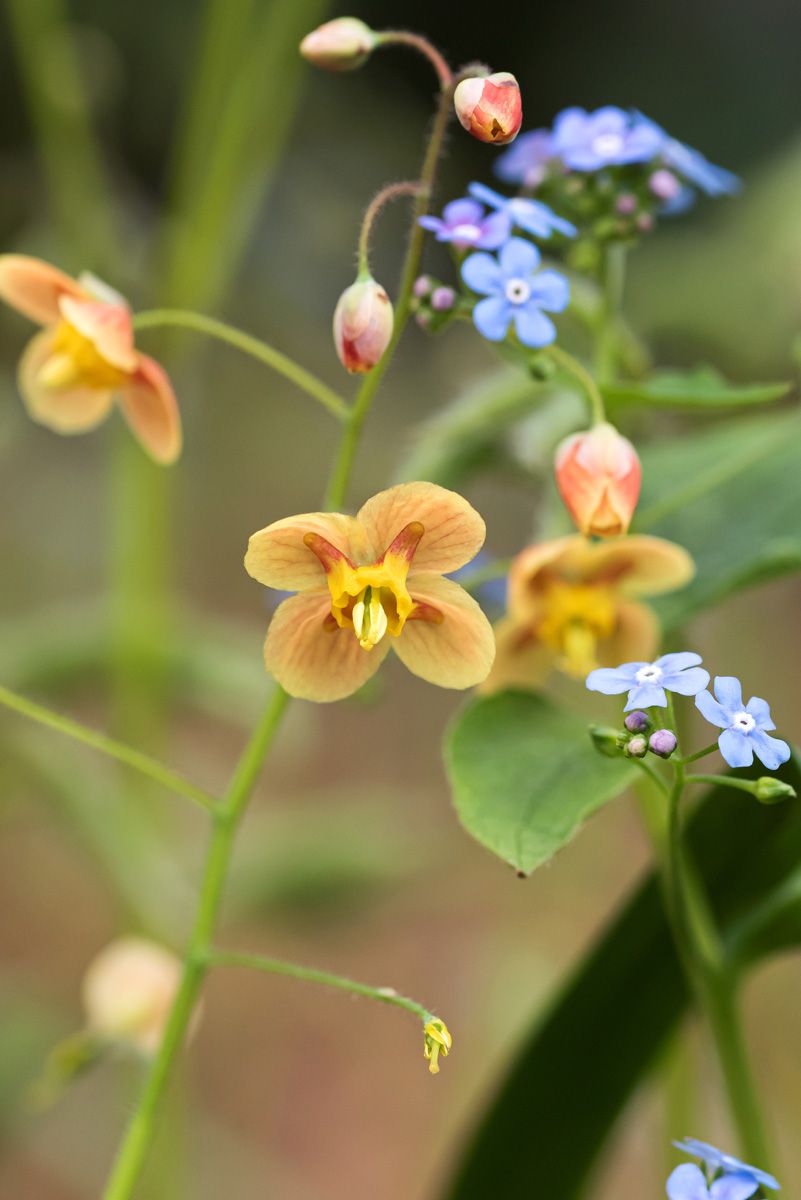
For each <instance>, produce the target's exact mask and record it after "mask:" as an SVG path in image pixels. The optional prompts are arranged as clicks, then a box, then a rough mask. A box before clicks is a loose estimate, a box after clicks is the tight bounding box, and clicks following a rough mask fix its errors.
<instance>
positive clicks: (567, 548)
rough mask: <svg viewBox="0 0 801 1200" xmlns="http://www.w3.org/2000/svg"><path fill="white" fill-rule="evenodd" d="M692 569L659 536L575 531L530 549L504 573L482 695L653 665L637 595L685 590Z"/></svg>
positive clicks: (648, 628) (654, 631)
mask: <svg viewBox="0 0 801 1200" xmlns="http://www.w3.org/2000/svg"><path fill="white" fill-rule="evenodd" d="M694 572H695V567H694V565H693V561H692V559H691V558H690V556H689V554H688V553H687V551H686V550H684V549H682V547H681V546H676V545H674V543H673V542H668V541H664V540H663V539H662V538H655V537H642V536H632V537H625V538H618V539H616V540H615V541H606V542H590V541H588V540H587V539H586V538H583V537H581V536H580V535H579V534H572V535H570V536H569V537H563V538H557V539H555V540H554V541H550V542H541V543H539V544H537V545H534V546H529V547H528V548H527V549H526V550H523V551H522V553H521V554H519V555H518V556H517V558H516V559H515V560H514V562H513V564H512V569H511V571H510V573H509V599H508V614H507V616H506V617H504V618H503V619H502V620H501V621H500V622H499V623H498V624H497V625H496V627H495V638H496V643H497V655H496V658H495V665H494V667H493V670H492V673H491V674H490V676H489V678H488V679H487V681H486V684H485V685H484V687H485V690H491V691H498V690H499V689H501V688H504V687H530V688H534V687H538V686H539V685H540V684H542V683H543V682H544V680H545V679H546V678H547V677H548V675H549V674H550V672H551V671H552V670H553V669H557V670H560V671H563V672H564V673H565V674H567V675H571V676H573V677H575V678H577V679H578V678H583V677H584V676H585V675H586V674H588V672H589V671H591V670H593V669H594V668H595V667H598V666H616V665H617V664H618V663H620V662H627V661H630V660H640V659H642V660H646V661H650V660H651V658H653V656H654V652H655V650H656V648H657V645H658V642H659V626H658V623H657V620H656V617H655V615H654V613H653V612H652V611H651V609H650V608H648V607H647V606H646V605H644V604H641V603H639V600H638V597H641V596H655V595H658V594H659V593H660V592H668V591H673V590H674V589H675V588H679V587H682V586H683V585H684V584H686V583H687V582H689V580H690V579H691V578H692V576H693V574H694Z"/></svg>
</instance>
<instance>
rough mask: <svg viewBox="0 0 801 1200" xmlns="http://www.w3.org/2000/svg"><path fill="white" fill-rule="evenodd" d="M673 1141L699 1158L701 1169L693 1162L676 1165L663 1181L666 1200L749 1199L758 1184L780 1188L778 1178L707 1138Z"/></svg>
mask: <svg viewBox="0 0 801 1200" xmlns="http://www.w3.org/2000/svg"><path fill="white" fill-rule="evenodd" d="M673 1144H674V1146H676V1148H677V1149H678V1150H681V1152H682V1153H683V1154H688V1155H690V1156H691V1157H692V1158H700V1159H701V1161H702V1162H703V1164H704V1171H702V1170H701V1168H700V1167H697V1166H695V1164H694V1163H684V1164H683V1165H682V1166H680V1167H676V1170H675V1171H673V1173H672V1174H671V1176H670V1178H669V1179H668V1181H667V1187H666V1191H667V1194H668V1197H669V1200H709V1198H711V1200H749V1197H751V1196H755V1195H756V1193H757V1192H758V1191H759V1189H760V1188H764V1189H767V1190H768V1191H779V1190H780V1188H779V1183H778V1181H777V1180H776V1179H774V1178H773V1176H772V1175H769V1174H768V1173H767V1171H761V1170H760V1169H759V1167H751V1166H749V1165H748V1163H744V1162H740V1160H739V1158H734V1157H733V1156H732V1155H731V1154H724V1153H723V1151H722V1150H718V1149H716V1147H715V1146H710V1145H709V1144H708V1143H707V1142H699V1141H697V1140H696V1139H695V1138H685V1139H684V1141H682V1142H674V1143H673Z"/></svg>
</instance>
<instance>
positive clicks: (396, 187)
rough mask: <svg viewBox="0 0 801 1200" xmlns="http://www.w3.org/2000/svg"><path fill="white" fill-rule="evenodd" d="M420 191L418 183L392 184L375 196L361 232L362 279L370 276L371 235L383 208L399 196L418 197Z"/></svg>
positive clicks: (360, 257) (360, 267)
mask: <svg viewBox="0 0 801 1200" xmlns="http://www.w3.org/2000/svg"><path fill="white" fill-rule="evenodd" d="M419 190H420V184H419V183H417V181H414V182H412V183H390V184H387V186H386V187H384V188H382V189H381V191H380V192H377V193H376V195H375V196H373V198H372V200H371V201H370V203H369V204H368V206H367V208H366V209H365V213H364V217H363V218H362V227H361V230H360V231H359V260H358V261H359V276H360V277H365V278H367V277H369V275H370V235H371V233H372V231H373V225H374V224H375V221H376V218H377V217H378V214H379V213H380V212H381V210H382V208H384V206H385V205H386V204H388V203H389V202H390V201H391V200H396V199H397V198H398V197H399V196H416V195H417V193H418V192H419Z"/></svg>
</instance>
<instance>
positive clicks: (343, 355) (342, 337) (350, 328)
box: [334, 279, 393, 373]
mask: <svg viewBox="0 0 801 1200" xmlns="http://www.w3.org/2000/svg"><path fill="white" fill-rule="evenodd" d="M392 328H393V317H392V303H391V301H390V298H389V296H388V295H387V293H386V292H385V291H384V289H383V288H382V287H381V284H380V283H376V281H375V280H374V279H357V280H356V282H355V283H352V284H351V285H350V287H349V288H346V289H345V291H344V292H343V293H342V295H341V296H340V297H339V301H338V303H337V306H336V310H335V311H334V344H335V346H336V350H337V354H338V355H339V361H340V362H341V363H342V366H343V367H344V368H345V370H346V371H351V372H353V373H363V372H365V371H371V370H372V369H373V367H374V366H375V365H376V363H377V362H378V360H379V359H380V358H381V355H382V354H383V353H384V351H385V350H386V348H387V346H388V345H389V341H390V338H391V337H392Z"/></svg>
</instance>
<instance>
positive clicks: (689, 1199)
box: [667, 1163, 709, 1200]
mask: <svg viewBox="0 0 801 1200" xmlns="http://www.w3.org/2000/svg"><path fill="white" fill-rule="evenodd" d="M667 1194H668V1197H669V1200H708V1197H709V1192H708V1191H707V1186H706V1179H705V1178H704V1173H703V1171H702V1170H701V1168H700V1167H696V1165H695V1164H694V1163H682V1165H681V1166H680V1167H676V1170H675V1171H673V1172H672V1174H671V1176H670V1178H669V1179H668V1181H667Z"/></svg>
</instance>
